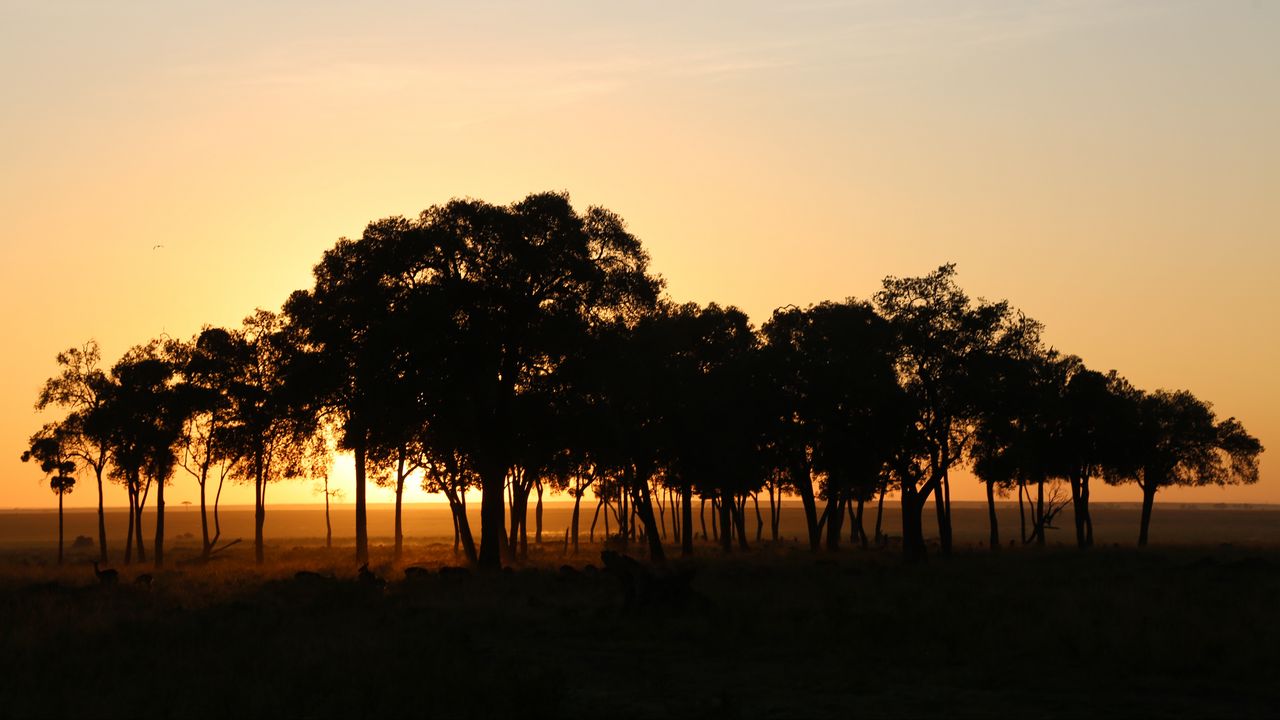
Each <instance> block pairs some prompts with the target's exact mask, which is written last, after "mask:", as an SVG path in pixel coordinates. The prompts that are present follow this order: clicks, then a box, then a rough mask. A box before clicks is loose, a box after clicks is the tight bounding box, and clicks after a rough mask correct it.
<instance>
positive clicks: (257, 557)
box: [253, 460, 267, 565]
mask: <svg viewBox="0 0 1280 720" xmlns="http://www.w3.org/2000/svg"><path fill="white" fill-rule="evenodd" d="M262 466H263V462H262V461H261V460H259V461H258V464H257V467H256V468H255V469H254V475H253V559H254V561H255V562H257V563H258V564H259V565H261V564H263V563H264V562H266V560H267V558H266V549H265V542H264V540H263V528H264V526H265V525H266V520H267V509H266V508H265V507H264V506H263V500H264V499H265V498H266V488H265V486H266V484H267V481H266V473H265V472H264V470H263V467H262Z"/></svg>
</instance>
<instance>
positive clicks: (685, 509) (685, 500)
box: [680, 483, 693, 557]
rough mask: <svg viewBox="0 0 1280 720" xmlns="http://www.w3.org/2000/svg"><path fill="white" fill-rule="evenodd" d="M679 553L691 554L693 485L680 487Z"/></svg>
mask: <svg viewBox="0 0 1280 720" xmlns="http://www.w3.org/2000/svg"><path fill="white" fill-rule="evenodd" d="M680 554H681V555H683V556H685V557H689V556H691V555H693V485H692V484H690V483H685V484H684V485H682V486H681V488H680Z"/></svg>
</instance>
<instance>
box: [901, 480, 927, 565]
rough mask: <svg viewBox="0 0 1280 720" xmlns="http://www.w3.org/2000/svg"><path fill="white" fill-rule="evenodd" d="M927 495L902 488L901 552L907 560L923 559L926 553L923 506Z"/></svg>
mask: <svg viewBox="0 0 1280 720" xmlns="http://www.w3.org/2000/svg"><path fill="white" fill-rule="evenodd" d="M928 499H929V498H928V496H927V495H926V496H924V497H921V495H920V493H919V492H918V491H916V490H914V489H908V488H907V487H906V486H905V484H904V486H903V488H902V553H903V556H904V557H906V559H907V560H909V561H918V560H923V559H924V558H925V556H926V554H927V551H926V548H925V544H924V506H925V503H926V502H927V501H928Z"/></svg>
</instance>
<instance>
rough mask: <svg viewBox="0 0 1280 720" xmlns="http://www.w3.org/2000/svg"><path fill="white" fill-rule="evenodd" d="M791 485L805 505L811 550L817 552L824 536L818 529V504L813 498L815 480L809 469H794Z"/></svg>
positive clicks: (805, 519) (805, 517)
mask: <svg viewBox="0 0 1280 720" xmlns="http://www.w3.org/2000/svg"><path fill="white" fill-rule="evenodd" d="M791 483H792V484H793V485H794V486H795V488H796V492H797V493H799V494H800V502H801V503H803V504H804V521H805V524H806V525H807V526H808V528H809V549H810V550H812V551H814V552H817V551H818V548H819V547H821V545H822V539H821V538H822V535H821V530H820V529H819V528H818V503H817V501H815V500H814V497H813V478H812V477H810V474H809V468H807V467H805V468H800V467H796V468H795V469H793V470H792V477H791Z"/></svg>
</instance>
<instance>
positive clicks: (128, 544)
mask: <svg viewBox="0 0 1280 720" xmlns="http://www.w3.org/2000/svg"><path fill="white" fill-rule="evenodd" d="M125 492H127V493H128V494H129V529H128V531H127V532H125V534H124V564H125V565H128V564H130V563H132V562H133V516H134V513H135V510H134V508H136V507H137V506H138V499H137V492H136V490H135V489H134V488H133V486H132V485H131V484H130V483H129V481H128V480H126V481H125Z"/></svg>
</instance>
